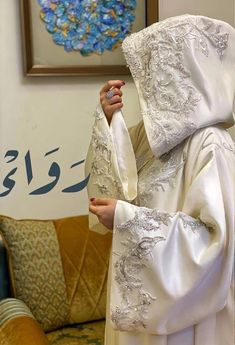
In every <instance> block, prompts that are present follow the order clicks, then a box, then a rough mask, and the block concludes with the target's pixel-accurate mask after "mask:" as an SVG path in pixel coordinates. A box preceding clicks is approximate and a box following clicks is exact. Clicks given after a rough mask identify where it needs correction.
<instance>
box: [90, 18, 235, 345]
mask: <svg viewBox="0 0 235 345" xmlns="http://www.w3.org/2000/svg"><path fill="white" fill-rule="evenodd" d="M123 51H124V54H125V57H126V60H127V63H128V65H129V67H130V70H131V73H132V76H133V78H134V81H135V84H136V87H137V90H138V93H139V99H140V106H141V113H142V116H143V121H141V122H140V123H139V124H138V125H137V126H136V127H134V128H132V129H131V130H130V131H129V133H128V131H127V129H126V127H125V124H124V122H123V119H122V118H121V117H120V114H118V113H117V112H115V111H116V110H119V109H120V108H121V107H122V105H123V104H122V92H121V87H122V86H123V84H124V83H123V82H122V81H120V80H117V81H110V82H108V83H107V84H106V85H105V86H104V87H103V89H102V90H101V93H100V95H101V96H100V99H101V107H100V108H98V109H97V111H96V120H95V124H94V129H93V134H92V140H91V145H90V149H89V153H88V157H87V171H89V172H90V181H89V185H88V193H89V195H90V197H92V198H91V203H90V212H91V213H92V214H93V215H96V216H97V217H98V220H99V224H98V225H97V224H95V221H94V219H93V223H92V224H91V227H93V228H94V230H97V229H98V230H99V229H101V226H100V224H102V225H104V226H105V227H106V228H108V229H109V230H111V231H113V246H112V253H111V261H110V274H109V291H108V305H107V325H106V344H107V345H139V344H141V345H142V344H143V345H153V344H154V345H232V344H233V340H234V339H233V302H232V296H233V293H232V272H233V255H234V235H233V233H234V223H235V220H234V209H235V203H234V196H235V186H234V183H235V159H234V153H235V150H234V144H233V142H232V140H231V138H230V136H229V134H228V132H227V131H226V128H228V127H230V126H232V125H233V123H234V119H233V105H234V96H235V76H234V71H235V30H234V29H233V28H232V27H231V26H229V25H228V24H227V23H224V22H222V21H218V20H213V19H210V18H206V17H202V16H191V15H185V16H180V17H175V18H170V19H167V20H165V21H163V22H160V23H156V24H154V25H152V26H150V27H148V28H146V29H144V30H142V31H140V32H139V33H136V34H132V35H131V36H130V37H128V38H126V39H125V41H124V43H123ZM134 158H135V159H136V163H135V161H134ZM93 217H94V216H93Z"/></svg>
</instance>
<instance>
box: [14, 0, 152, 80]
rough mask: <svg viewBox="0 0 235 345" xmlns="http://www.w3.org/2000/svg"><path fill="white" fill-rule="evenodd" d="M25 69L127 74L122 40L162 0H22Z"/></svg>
mask: <svg viewBox="0 0 235 345" xmlns="http://www.w3.org/2000/svg"><path fill="white" fill-rule="evenodd" d="M20 1H21V19H22V36H23V52H24V65H25V74H26V75H27V76H78V75H81V76H82V75H83V76H84V75H119V74H129V69H128V68H127V67H126V65H125V60H124V57H123V54H122V51H121V42H122V41H123V39H124V38H125V36H127V35H129V34H130V33H131V32H134V31H139V30H141V29H143V28H144V27H146V26H148V25H150V24H152V23H154V22H156V21H157V19H158V0H122V1H120V0H109V1H107V0H20Z"/></svg>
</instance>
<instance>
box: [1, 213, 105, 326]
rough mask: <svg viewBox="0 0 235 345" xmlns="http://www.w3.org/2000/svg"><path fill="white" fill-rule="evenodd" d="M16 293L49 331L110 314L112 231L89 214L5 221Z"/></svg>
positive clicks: (5, 233) (4, 226)
mask: <svg viewBox="0 0 235 345" xmlns="http://www.w3.org/2000/svg"><path fill="white" fill-rule="evenodd" d="M0 233H1V235H2V236H3V238H4V241H5V243H6V246H7V248H8V253H9V266H10V273H11V282H12V287H13V292H14V296H15V297H16V298H19V299H20V300H23V301H24V302H25V303H26V305H27V306H28V307H29V308H30V310H31V312H32V313H33V315H34V317H35V318H36V319H37V321H38V322H39V323H40V324H41V326H42V328H43V329H44V330H45V331H49V330H55V329H57V328H59V327H61V326H64V325H67V324H74V323H80V322H86V321H91V320H99V319H103V318H104V317H105V301H106V277H107V269H108V259H109V250H110V244H111V234H110V233H107V234H106V235H100V234H97V233H95V232H92V231H89V229H88V220H87V216H78V217H70V218H63V219H57V220H54V221H51V220H48V221H40V220H15V219H11V218H8V217H1V219H0Z"/></svg>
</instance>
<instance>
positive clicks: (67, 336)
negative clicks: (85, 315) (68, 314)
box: [47, 321, 105, 345]
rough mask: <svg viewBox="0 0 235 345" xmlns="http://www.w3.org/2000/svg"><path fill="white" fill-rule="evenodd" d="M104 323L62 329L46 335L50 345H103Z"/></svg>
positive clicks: (91, 323)
mask: <svg viewBox="0 0 235 345" xmlns="http://www.w3.org/2000/svg"><path fill="white" fill-rule="evenodd" d="M104 329H105V321H98V322H97V321H96V322H88V323H83V324H79V325H77V326H72V327H71V326H70V327H64V328H62V329H60V330H57V331H54V332H50V333H47V338H48V340H49V341H50V344H51V345H103V344H104Z"/></svg>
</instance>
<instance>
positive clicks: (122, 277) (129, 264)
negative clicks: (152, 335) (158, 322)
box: [111, 208, 171, 331]
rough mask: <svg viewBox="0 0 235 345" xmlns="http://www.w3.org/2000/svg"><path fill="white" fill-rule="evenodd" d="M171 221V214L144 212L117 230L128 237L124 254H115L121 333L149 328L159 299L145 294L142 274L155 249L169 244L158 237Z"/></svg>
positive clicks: (114, 313)
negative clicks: (153, 306)
mask: <svg viewBox="0 0 235 345" xmlns="http://www.w3.org/2000/svg"><path fill="white" fill-rule="evenodd" d="M170 217H171V216H170V215H169V214H168V213H164V212H159V211H157V210H150V209H145V208H140V209H139V212H136V214H135V217H134V218H133V219H131V220H129V221H127V222H125V223H123V224H120V225H118V226H117V228H116V231H118V233H119V234H120V236H123V235H126V236H125V240H124V241H122V242H121V244H122V246H123V251H122V253H119V252H115V251H114V260H113V265H114V272H115V278H114V279H115V281H116V283H117V286H118V288H119V292H120V295H121V298H122V303H121V306H112V307H111V320H112V321H113V323H114V324H115V326H116V327H117V329H119V330H126V331H132V330H141V329H144V328H146V318H147V312H148V307H149V305H150V304H151V303H152V302H153V301H154V300H155V299H156V297H154V296H152V295H151V294H150V293H149V292H147V291H145V290H144V288H143V283H142V281H141V277H140V276H139V274H140V272H141V271H142V270H143V269H144V268H145V267H147V261H148V260H149V259H151V253H152V250H153V248H154V247H155V246H156V245H157V243H159V242H161V241H164V240H165V238H164V237H163V236H156V232H157V231H158V230H159V228H160V224H165V225H167V224H168V223H169V219H170ZM153 232H154V233H153ZM115 257H116V258H117V259H115ZM130 296H131V298H130Z"/></svg>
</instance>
